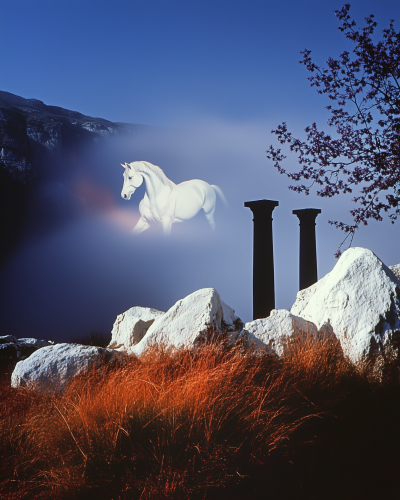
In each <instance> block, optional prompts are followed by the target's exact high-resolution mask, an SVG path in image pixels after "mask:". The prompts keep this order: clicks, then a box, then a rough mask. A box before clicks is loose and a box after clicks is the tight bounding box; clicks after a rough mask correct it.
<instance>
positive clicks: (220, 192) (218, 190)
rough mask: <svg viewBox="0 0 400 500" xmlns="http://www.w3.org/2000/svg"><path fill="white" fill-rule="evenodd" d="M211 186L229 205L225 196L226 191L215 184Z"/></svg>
mask: <svg viewBox="0 0 400 500" xmlns="http://www.w3.org/2000/svg"><path fill="white" fill-rule="evenodd" d="M210 186H211V187H212V188H213V189H214V191H215V192H216V193H217V194H218V195H219V197H220V198H221V200H222V201H223V202H224V203H225V205H226V206H228V202H227V201H226V198H225V196H224V193H223V192H222V189H221V188H219V187H218V186H216V185H215V184H210Z"/></svg>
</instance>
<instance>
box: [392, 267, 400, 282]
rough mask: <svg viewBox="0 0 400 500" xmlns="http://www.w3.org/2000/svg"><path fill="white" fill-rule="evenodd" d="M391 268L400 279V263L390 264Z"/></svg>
mask: <svg viewBox="0 0 400 500" xmlns="http://www.w3.org/2000/svg"><path fill="white" fill-rule="evenodd" d="M389 269H390V270H391V271H392V273H393V274H394V275H395V276H396V278H397V279H398V280H400V264H397V265H395V266H389Z"/></svg>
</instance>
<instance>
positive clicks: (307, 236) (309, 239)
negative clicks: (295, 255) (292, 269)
mask: <svg viewBox="0 0 400 500" xmlns="http://www.w3.org/2000/svg"><path fill="white" fill-rule="evenodd" d="M292 213H293V214H294V215H297V217H298V218H299V221H300V224H299V225H300V255H299V290H303V288H308V287H309V286H311V285H313V284H314V283H315V282H316V281H317V280H318V275H317V246H316V241H315V225H316V223H315V219H316V217H317V215H318V214H320V213H321V210H320V209H319V208H303V209H301V210H293V212H292Z"/></svg>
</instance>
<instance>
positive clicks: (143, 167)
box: [131, 161, 176, 189]
mask: <svg viewBox="0 0 400 500" xmlns="http://www.w3.org/2000/svg"><path fill="white" fill-rule="evenodd" d="M131 165H132V166H133V168H134V169H135V170H136V171H137V172H140V171H144V172H146V171H150V172H152V173H153V174H155V175H156V176H157V177H158V178H159V179H160V181H161V182H162V183H163V184H164V186H168V187H169V188H171V189H175V188H176V184H175V183H174V182H172V181H171V180H170V179H168V177H167V176H166V175H165V174H164V172H163V170H162V169H161V168H160V167H157V165H153V164H152V163H150V162H148V161H134V162H133V164H132V163H131Z"/></svg>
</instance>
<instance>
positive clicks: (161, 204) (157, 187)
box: [121, 161, 226, 234]
mask: <svg viewBox="0 0 400 500" xmlns="http://www.w3.org/2000/svg"><path fill="white" fill-rule="evenodd" d="M121 165H122V166H123V167H124V169H125V170H124V174H123V177H124V185H123V187H122V191H121V197H122V198H124V199H125V200H130V198H131V196H132V194H133V193H134V192H135V190H136V189H137V188H138V187H139V186H141V184H142V182H143V180H144V182H145V184H146V193H145V195H144V198H143V199H142V201H141V202H140V204H139V211H140V215H141V217H140V219H139V221H138V223H137V224H136V226H135V227H134V228H133V231H134V232H137V233H141V232H142V231H145V230H146V229H148V228H149V227H150V226H149V221H157V222H161V224H162V226H163V230H164V233H165V234H169V233H170V232H171V225H172V223H173V222H182V221H183V220H186V219H191V218H192V217H194V216H195V215H196V214H197V212H199V210H201V209H203V210H204V214H205V216H206V219H207V220H208V222H209V223H210V226H211V227H212V229H214V228H215V223H214V211H215V203H216V199H217V196H216V194H215V193H218V194H219V196H220V197H221V198H222V200H223V201H224V202H225V203H226V200H225V197H224V194H223V193H222V191H221V189H220V188H219V187H218V186H214V185H212V184H208V183H207V182H205V181H201V180H199V179H193V180H191V181H185V182H181V183H180V184H174V183H173V182H172V181H171V180H170V179H168V177H167V176H166V175H165V174H164V172H163V171H162V170H161V168H160V167H157V166H156V165H153V164H152V163H149V162H148V161H133V162H131V163H124V164H122V163H121Z"/></svg>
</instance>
